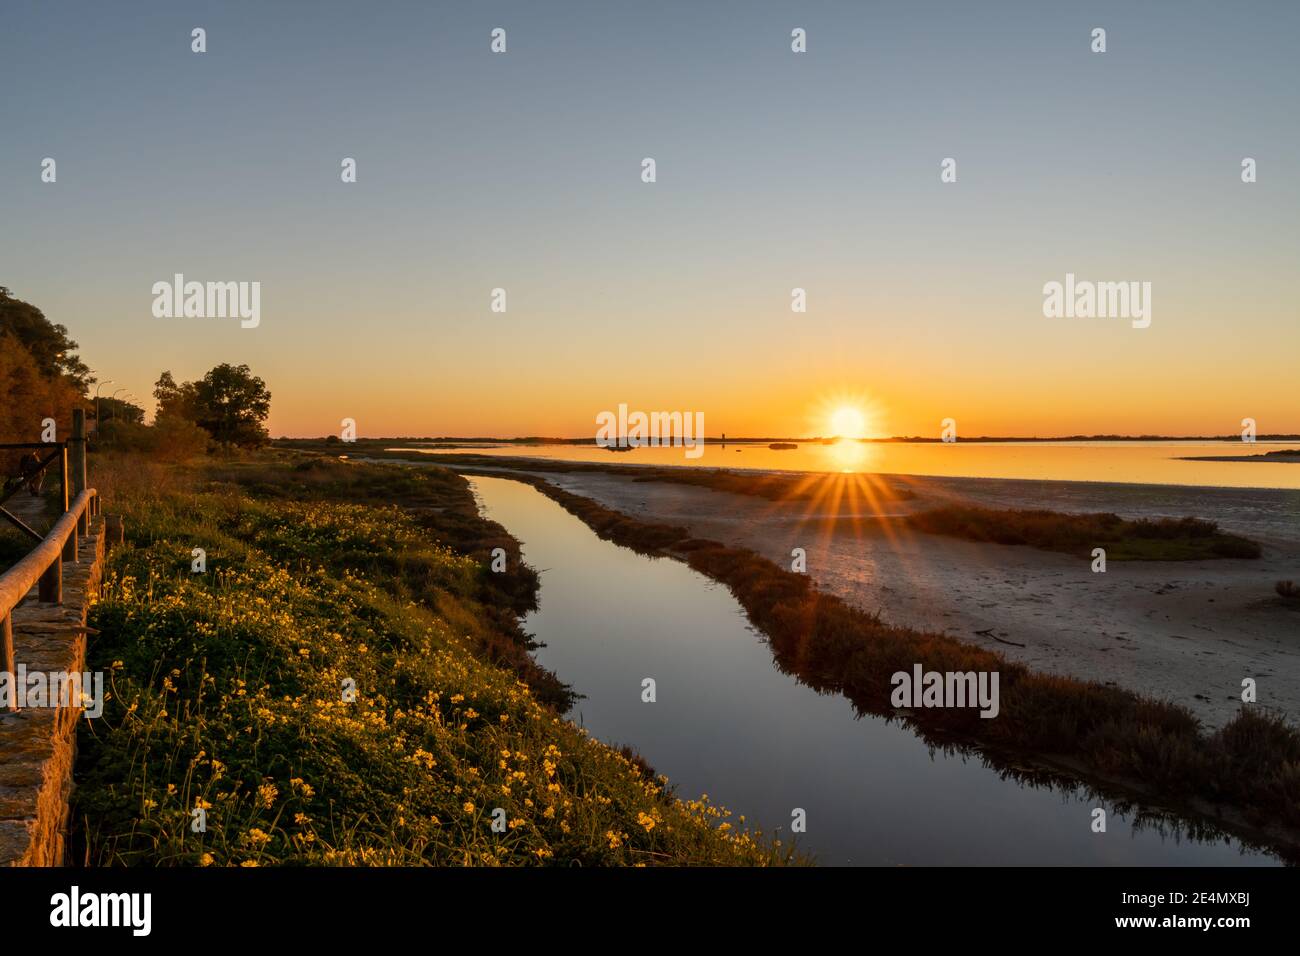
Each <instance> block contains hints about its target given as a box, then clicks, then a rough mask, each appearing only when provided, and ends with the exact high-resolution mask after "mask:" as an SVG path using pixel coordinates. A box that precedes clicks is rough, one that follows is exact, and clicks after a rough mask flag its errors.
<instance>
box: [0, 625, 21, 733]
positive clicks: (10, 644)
mask: <svg viewBox="0 0 1300 956" xmlns="http://www.w3.org/2000/svg"><path fill="white" fill-rule="evenodd" d="M0 673H4V674H8V675H9V706H8V707H6V708H5V709H6V710H17V709H18V686H17V685H16V684H15V681H17V680H18V675H17V668H16V667H15V666H14V624H13V615H12V614H10V613H9V612H8V611H6V612H5V613H4V615H3V616H0Z"/></svg>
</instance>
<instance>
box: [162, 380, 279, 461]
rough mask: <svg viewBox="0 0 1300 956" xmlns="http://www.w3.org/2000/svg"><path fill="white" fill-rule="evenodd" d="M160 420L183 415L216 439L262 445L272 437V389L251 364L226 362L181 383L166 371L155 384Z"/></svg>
mask: <svg viewBox="0 0 1300 956" xmlns="http://www.w3.org/2000/svg"><path fill="white" fill-rule="evenodd" d="M153 394H154V397H155V398H156V399H157V400H158V413H157V417H158V420H159V421H162V420H164V419H168V418H177V419H183V420H186V421H191V422H193V423H194V424H196V425H198V426H199V427H200V428H202V429H203V430H204V431H206V432H207V433H208V434H209V435H211V436H212V437H213V438H214V439H215V440H216V441H219V442H229V443H231V444H235V445H251V446H256V445H262V444H265V443H266V442H267V440H268V437H269V436H268V435H267V431H266V426H265V425H264V424H263V423H264V422H265V421H266V417H267V415H269V414H270V413H271V393H270V392H268V391H267V389H266V383H265V382H264V381H262V380H261V379H260V378H258V377H257V376H256V375H254V374H253V372H252V370H251V369H250V368H249V367H248V366H247V365H230V364H228V363H223V364H221V365H218V366H217V367H216V368H214V369H212V370H211V371H210V372H208V374H206V375H204V376H203V378H201V379H200V380H199V381H197V382H183V383H181V384H179V385H178V384H177V383H176V380H175V379H174V378H173V377H172V374H171V372H163V373H162V375H161V376H160V377H159V379H158V382H157V384H156V385H155V386H154V392H153Z"/></svg>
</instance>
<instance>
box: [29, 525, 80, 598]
mask: <svg viewBox="0 0 1300 956" xmlns="http://www.w3.org/2000/svg"><path fill="white" fill-rule="evenodd" d="M74 533H75V532H74ZM36 598H37V600H39V601H43V602H45V603H46V604H62V603H63V556H62V555H59V556H58V557H56V558H55V559H54V560H53V561H51V562H50V566H49V567H48V568H46V569H45V573H44V574H42V575H41V582H40V585H39V586H38V588H37V593H36Z"/></svg>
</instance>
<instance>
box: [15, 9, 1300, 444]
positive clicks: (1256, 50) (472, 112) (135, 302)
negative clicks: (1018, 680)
mask: <svg viewBox="0 0 1300 956" xmlns="http://www.w3.org/2000/svg"><path fill="white" fill-rule="evenodd" d="M1078 7H1079V9H1072V8H1071V7H1070V6H1067V5H1064V4H1044V3H1008V4H970V3H907V4H903V3H898V4H868V3H804V4H793V3H763V2H747V3H722V2H700V3H674V2H660V3H623V2H581V3H578V2H551V3H539V2H532V3H468V2H466V3H395V2H394V3H385V2H376V3H366V4H355V3H333V2H321V3H274V4H272V3H211V4H204V3H184V2H181V3H176V2H168V3H149V2H141V3H130V4H125V3H117V4H109V3H59V4H52V3H47V2H25V0H9V2H7V3H6V4H5V6H4V8H3V11H2V12H0V88H3V89H4V90H5V93H4V94H3V98H2V99H0V119H2V120H3V130H4V135H3V137H2V138H0V208H3V209H4V210H5V217H4V218H5V225H6V228H5V229H4V230H3V232H2V238H0V284H4V285H8V286H10V287H11V288H12V289H13V290H14V292H15V294H16V295H19V296H20V297H22V298H25V299H27V300H29V301H32V302H34V303H36V304H37V305H39V306H41V307H42V308H43V309H45V311H46V313H47V314H48V315H49V316H50V317H51V318H52V319H53V320H55V321H59V322H63V323H65V324H66V325H68V326H69V328H70V329H71V331H72V333H73V335H74V337H75V338H77V339H78V340H79V342H80V343H81V346H82V354H83V358H85V360H86V361H87V362H88V363H89V364H90V365H92V366H94V367H95V368H96V369H98V370H100V373H101V375H102V376H103V377H106V378H113V379H114V380H115V381H116V382H118V383H124V384H126V385H128V386H129V387H130V388H131V389H132V390H133V391H134V393H135V394H136V395H137V396H141V397H144V396H147V394H148V392H149V390H150V388H151V385H152V382H153V381H154V379H156V378H157V375H158V373H159V372H160V371H161V370H162V369H164V368H168V369H171V370H172V371H173V372H174V373H175V374H176V375H177V376H178V377H180V378H190V377H195V376H198V375H201V374H202V373H203V372H204V371H205V370H206V369H207V368H209V367H211V366H212V365H214V364H216V363H217V362H221V361H235V362H248V363H249V364H250V365H252V366H253V368H254V370H255V371H257V372H258V373H259V374H261V375H263V377H264V378H266V379H267V381H268V383H269V384H270V386H271V389H272V392H273V393H274V394H275V397H276V400H275V403H274V410H273V416H272V422H271V426H272V432H273V433H274V434H280V433H285V432H287V433H302V434H320V433H324V432H327V431H332V430H336V429H337V423H338V420H339V419H340V418H342V417H354V418H356V419H357V421H358V423H359V425H360V430H361V433H362V434H363V435H364V434H394V433H413V434H485V433H495V434H507V435H508V434H529V433H544V434H585V433H587V432H589V431H590V430H591V426H590V422H591V419H592V416H593V415H594V414H595V413H596V412H598V411H600V410H602V409H608V408H614V407H617V405H618V403H620V402H627V403H629V404H630V405H631V406H632V407H634V408H637V407H639V408H677V409H703V410H705V411H706V412H707V414H708V415H709V418H710V421H711V422H718V423H720V424H719V426H718V428H717V429H714V428H710V431H714V430H724V428H723V427H722V425H721V423H724V422H727V423H732V424H731V427H727V428H725V430H727V431H729V432H731V433H732V434H738V433H744V432H751V433H752V432H755V431H760V432H764V433H768V434H778V433H785V434H795V433H799V432H801V431H807V430H809V429H810V428H811V429H813V430H815V428H814V426H813V425H812V424H810V423H809V422H808V415H809V409H810V408H812V407H815V406H816V405H817V403H818V402H819V400H820V399H821V398H823V394H822V393H823V392H826V391H836V390H840V391H844V392H845V393H852V394H862V395H865V396H868V397H870V398H871V399H872V401H873V402H876V403H877V404H879V406H880V407H881V408H882V409H883V410H884V412H883V415H884V419H885V422H886V424H887V426H888V427H887V428H886V430H887V431H889V432H893V433H922V432H924V431H926V430H930V424H931V423H933V424H934V425H935V427H937V421H938V419H939V418H940V417H944V416H946V415H948V414H957V415H959V417H962V418H964V420H965V421H966V422H968V423H969V425H968V426H967V427H966V428H965V433H967V434H974V433H981V432H983V433H1000V434H1015V433H1023V434H1033V433H1038V434H1047V433H1053V432H1059V433H1069V432H1075V431H1133V432H1142V431H1197V432H1228V431H1233V430H1235V425H1236V422H1238V421H1239V420H1240V418H1241V417H1243V415H1251V414H1253V415H1254V417H1256V418H1257V419H1258V420H1259V422H1260V428H1261V430H1263V431H1282V430H1290V431H1300V401H1298V400H1297V399H1296V395H1295V389H1294V369H1295V356H1296V354H1297V353H1298V352H1300V309H1298V307H1297V304H1296V298H1295V293H1294V289H1293V287H1292V277H1293V276H1294V274H1295V264H1296V262H1297V261H1300V229H1297V226H1296V223H1297V213H1298V212H1300V186H1298V185H1297V183H1300V176H1298V173H1300V168H1298V167H1300V148H1298V147H1300V132H1298V130H1297V123H1296V121H1295V119H1296V116H1297V115H1300V110H1298V109H1297V105H1298V104H1297V95H1298V94H1297V90H1298V89H1300V83H1298V82H1297V80H1298V79H1300V76H1298V75H1297V74H1300V68H1298V67H1297V66H1296V63H1297V60H1298V59H1300V58H1297V57H1296V56H1295V53H1294V42H1295V37H1296V36H1297V34H1298V33H1300V31H1298V30H1297V28H1298V27H1300V5H1296V4H1290V3H1253V4H1252V3H1246V4H1237V5H1228V4H1210V3H1176V4H1175V3H1142V4H1140V5H1138V4H1131V3H1116V4H1104V3H1103V4H1089V5H1087V6H1086V7H1084V6H1083V5H1078ZM196 26H202V27H204V28H205V29H206V30H207V36H208V52H207V53H205V54H202V55H198V54H194V53H192V52H191V50H190V31H191V29H192V28H194V27H196ZM498 26H500V27H504V28H505V29H506V30H507V35H508V44H509V48H508V53H506V54H505V55H493V54H492V53H490V51H489V50H488V41H489V31H490V30H491V29H492V28H494V27H498ZM796 26H798V27H803V28H805V29H806V30H807V31H808V52H807V53H806V54H800V55H796V54H793V53H791V51H790V47H789V43H790V39H789V36H790V30H791V29H792V28H793V27H796ZM1095 26H1102V27H1104V28H1106V30H1107V42H1108V50H1107V52H1106V53H1105V54H1094V53H1092V52H1091V51H1090V50H1089V33H1090V31H1091V29H1092V28H1093V27H1095ZM46 156H49V157H53V158H55V159H56V161H57V163H58V182H57V183H56V184H53V185H51V184H46V183H42V182H41V181H40V162H41V160H42V158H44V157H46ZM345 156H347V157H354V158H356V160H357V162H358V171H359V177H358V178H359V181H358V182H357V183H356V184H354V185H344V184H342V183H341V182H340V180H339V168H340V166H339V164H340V161H341V159H342V158H343V157H345ZM646 156H651V157H654V158H655V159H656V162H657V164H658V182H656V183H655V184H653V185H647V184H644V183H642V182H641V181H640V178H639V173H640V162H641V159H642V158H643V157H646ZM948 156H951V157H954V158H956V159H957V162H958V182H957V183H956V184H952V185H942V184H940V183H939V180H938V171H939V162H940V160H941V159H943V158H944V157H948ZM1244 156H1252V157H1255V158H1256V159H1257V161H1258V163H1259V182H1258V183H1256V184H1253V185H1250V186H1247V185H1244V184H1242V183H1241V182H1240V178H1239V169H1240V162H1241V158H1242V157H1244ZM1067 271H1073V272H1075V273H1078V274H1080V275H1083V276H1087V277H1091V278H1097V279H1112V280H1128V279H1134V280H1147V281H1151V282H1152V283H1153V286H1154V289H1155V292H1154V299H1155V306H1154V311H1155V314H1154V319H1153V323H1152V327H1151V328H1150V329H1147V330H1142V331H1140V332H1138V331H1134V330H1130V329H1127V328H1124V327H1123V326H1122V325H1121V324H1114V323H1112V324H1109V325H1107V324H1105V323H1093V324H1091V325H1088V324H1079V323H1061V322H1057V323H1052V322H1049V321H1048V320H1046V319H1044V318H1043V316H1042V314H1041V311H1040V306H1041V294H1040V290H1041V287H1042V285H1043V283H1044V282H1047V281H1051V280H1054V279H1055V280H1059V279H1061V278H1062V277H1063V276H1064V274H1065V272H1067ZM175 272H183V273H185V274H186V276H187V277H188V278H193V279H199V280H209V279H211V280H227V279H229V280H250V281H251V280H256V281H260V282H261V283H262V287H263V288H262V309H263V319H262V323H261V325H260V326H259V327H258V328H257V329H255V330H241V329H240V328H239V326H238V323H237V322H222V321H219V320H208V321H200V320H180V319H177V320H166V319H162V320H160V319H156V318H154V317H153V316H152V314H151V312H150V304H151V296H150V292H149V290H150V287H151V285H152V284H153V283H154V282H155V281H158V280H166V279H170V277H171V276H172V274H173V273H175ZM795 286H799V287H804V288H806V289H808V295H809V303H810V308H809V312H808V313H807V314H806V315H794V314H792V313H791V312H790V309H789V301H790V289H791V288H792V287H795ZM494 287H505V288H506V289H507V290H508V294H509V303H510V308H509V312H508V313H507V314H506V315H504V316H502V315H494V314H492V313H490V312H489V311H488V308H487V304H488V296H489V293H490V290H491V289H492V288H494ZM1288 380H1289V381H1288ZM1189 381H1197V382H1200V383H1202V386H1201V387H1197V388H1192V389H1189V388H1188V387H1187V383H1188V382H1189ZM1207 382H1208V384H1206V383H1207ZM1273 426H1276V427H1273Z"/></svg>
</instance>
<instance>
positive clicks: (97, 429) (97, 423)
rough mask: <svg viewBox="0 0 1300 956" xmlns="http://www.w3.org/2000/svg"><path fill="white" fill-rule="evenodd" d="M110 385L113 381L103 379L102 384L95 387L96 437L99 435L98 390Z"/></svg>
mask: <svg viewBox="0 0 1300 956" xmlns="http://www.w3.org/2000/svg"><path fill="white" fill-rule="evenodd" d="M112 384H113V380H112V379H111V378H109V379H105V380H104V381H102V382H99V383H98V384H97V385H96V386H95V434H96V435H98V434H99V390H100V389H101V388H103V387H104V386H105V385H112Z"/></svg>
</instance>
